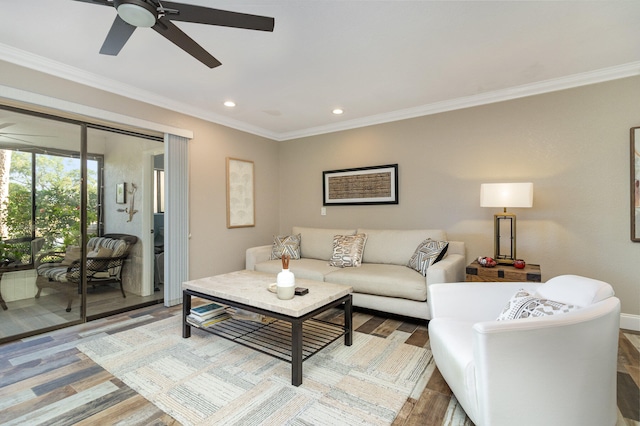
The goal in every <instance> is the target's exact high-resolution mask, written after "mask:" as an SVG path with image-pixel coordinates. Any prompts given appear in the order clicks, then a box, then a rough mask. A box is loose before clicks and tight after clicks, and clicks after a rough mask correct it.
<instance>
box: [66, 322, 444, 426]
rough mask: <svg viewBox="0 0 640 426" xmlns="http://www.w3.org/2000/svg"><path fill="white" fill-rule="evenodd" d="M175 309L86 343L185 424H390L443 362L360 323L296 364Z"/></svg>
mask: <svg viewBox="0 0 640 426" xmlns="http://www.w3.org/2000/svg"><path fill="white" fill-rule="evenodd" d="M181 336H182V325H181V317H180V316H176V317H171V318H167V319H165V320H162V321H158V322H154V323H152V324H147V325H143V326H140V327H137V328H134V329H131V330H127V331H123V332H120V333H117V334H113V335H109V336H105V337H101V338H98V339H95V340H91V341H88V342H84V343H81V344H79V345H78V349H80V350H81V351H82V352H84V353H85V354H86V355H87V356H89V357H90V358H91V359H92V360H94V361H95V362H96V363H97V364H99V365H100V366H102V367H103V368H105V369H106V370H107V371H109V372H110V373H111V374H113V375H114V376H115V377H117V378H118V379H120V380H122V381H123V382H124V383H126V384H127V385H128V386H130V387H131V388H132V389H134V390H135V391H136V392H138V393H140V394H141V395H142V396H144V397H145V398H147V399H148V400H149V401H151V402H152V403H153V404H155V405H156V406H158V407H159V408H160V409H162V410H163V411H164V412H166V413H167V414H169V415H171V416H172V417H174V418H175V419H177V420H178V421H180V422H181V423H182V424H183V425H212V424H215V425H283V424H288V425H328V424H332V425H333V424H340V425H362V424H367V425H388V424H391V423H392V422H393V420H394V418H395V417H396V416H397V414H398V412H399V411H400V409H401V408H402V406H403V404H404V403H405V402H406V400H407V397H409V396H413V397H415V398H417V397H418V396H419V394H420V392H421V391H422V389H424V387H425V384H426V382H427V381H428V379H429V376H430V375H431V373H432V372H433V370H434V362H433V358H432V356H431V352H430V351H429V350H428V349H424V348H419V347H415V346H411V345H407V344H405V343H403V342H404V341H405V340H406V339H407V337H408V334H407V333H403V332H399V331H396V332H394V334H392V335H391V336H388V337H387V338H381V337H377V336H372V335H368V334H362V333H357V332H356V333H354V338H353V345H352V346H344V340H343V339H342V338H341V339H338V340H337V341H335V342H333V343H332V344H330V345H329V346H327V347H326V348H324V349H323V350H321V351H320V352H319V353H317V354H315V355H314V356H312V357H311V358H309V359H308V360H306V361H305V362H304V363H303V367H302V369H303V383H302V385H301V386H299V387H295V386H292V385H291V365H290V364H289V363H287V362H284V361H281V360H278V359H276V358H273V357H271V356H269V355H265V354H263V353H261V352H258V351H256V350H253V349H250V348H247V347H244V346H241V345H239V344H237V343H234V342H231V341H228V340H226V339H223V338H221V337H218V336H215V335H212V334H210V333H207V332H204V331H202V330H196V329H193V331H192V335H191V337H190V338H188V339H183V338H182V337H181Z"/></svg>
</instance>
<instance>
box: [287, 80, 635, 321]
mask: <svg viewBox="0 0 640 426" xmlns="http://www.w3.org/2000/svg"><path fill="white" fill-rule="evenodd" d="M639 107H640V77H634V78H628V79H624V80H618V81H614V82H608V83H602V84H598V85H592V86H586V87H582V88H577V89H572V90H565V91H561V92H556V93H551V94H546V95H539V96H534V97H529V98H524V99H519V100H513V101H508V102H501V103H496V104H492V105H486V106H481V107H474V108H468V109H465V110H460V111H454V112H447V113H442V114H437V115H432V116H426V117H421V118H416V119H411V120H404V121H398V122H394V123H389V124H383V125H377V126H370V127H366V128H362V129H354V130H349V131H343V132H337V133H332V134H326V135H320V136H315V137H308V138H303V139H299V140H292V141H287V142H283V143H282V145H281V148H280V158H281V161H280V167H282V168H283V169H285V170H287V175H286V176H282V179H281V189H280V199H281V202H280V204H281V206H282V210H281V212H280V215H281V221H280V232H283V233H284V232H289V231H290V229H291V227H292V226H294V225H303V226H304V225H306V226H331V227H355V226H363V227H378V228H443V229H445V230H446V231H447V233H448V235H449V238H450V239H454V240H462V241H464V242H465V243H466V245H467V260H468V261H471V260H473V259H474V258H476V257H478V256H481V255H482V256H491V255H492V253H493V238H492V236H493V223H492V221H493V214H494V213H497V212H498V211H499V210H498V209H489V208H481V207H480V184H481V183H489V182H510V181H515V182H533V183H534V206H533V208H531V209H513V212H514V213H516V214H517V217H518V244H517V248H518V252H517V254H518V257H521V258H523V259H525V260H526V261H527V262H530V263H539V264H541V267H542V273H543V280H547V279H549V278H551V277H554V276H556V275H559V274H581V275H586V276H589V277H593V278H597V279H602V280H605V281H607V282H610V283H611V284H612V285H613V287H614V288H615V291H616V293H617V294H618V296H619V297H620V298H621V299H622V311H623V312H624V313H628V314H635V315H638V314H640V244H639V243H632V242H631V241H630V230H629V226H630V217H629V210H630V207H629V202H630V201H629V199H630V188H629V167H630V160H629V143H630V142H629V128H630V127H632V126H638V125H640V116H639V115H638V112H639V111H640V109H639ZM391 163H398V165H399V201H400V203H399V204H398V205H388V206H330V207H327V215H326V216H321V215H320V208H321V206H322V171H323V170H334V169H342V168H351V167H363V166H374V165H381V164H391Z"/></svg>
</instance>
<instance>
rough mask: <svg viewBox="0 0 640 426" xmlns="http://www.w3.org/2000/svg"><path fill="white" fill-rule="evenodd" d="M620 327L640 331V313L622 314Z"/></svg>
mask: <svg viewBox="0 0 640 426" xmlns="http://www.w3.org/2000/svg"><path fill="white" fill-rule="evenodd" d="M620 328H621V329H624V330H633V331H640V315H631V314H620Z"/></svg>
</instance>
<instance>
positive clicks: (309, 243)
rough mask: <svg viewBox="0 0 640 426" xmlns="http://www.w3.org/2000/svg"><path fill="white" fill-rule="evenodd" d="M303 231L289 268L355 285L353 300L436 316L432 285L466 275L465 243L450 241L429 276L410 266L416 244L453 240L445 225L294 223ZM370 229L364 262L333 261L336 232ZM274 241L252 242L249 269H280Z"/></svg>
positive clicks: (296, 230)
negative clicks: (430, 291)
mask: <svg viewBox="0 0 640 426" xmlns="http://www.w3.org/2000/svg"><path fill="white" fill-rule="evenodd" d="M298 234H299V235H300V236H301V238H300V255H301V257H300V259H292V260H291V263H290V266H289V269H290V270H291V271H292V272H293V273H294V275H295V276H296V277H299V278H306V279H313V280H317V281H325V282H331V283H337V284H346V285H350V286H352V287H353V291H354V294H353V304H354V306H360V307H363V308H368V309H374V310H377V311H382V312H388V313H392V314H398V315H403V316H409V317H414V318H420V319H430V310H429V306H428V303H427V286H428V285H431V284H434V283H447V282H459V281H464V270H465V247H464V243H463V242H459V241H449V244H448V248H447V252H446V255H445V257H444V258H443V259H442V260H440V261H438V262H437V263H434V264H433V265H431V266H430V267H429V268H428V269H427V274H426V277H425V276H423V275H422V274H421V273H420V272H418V271H416V270H414V269H412V268H410V267H408V266H407V263H408V261H409V259H410V258H411V256H412V255H413V254H414V252H415V251H416V248H417V247H418V246H419V245H420V243H422V242H423V241H424V240H426V239H427V238H431V239H433V240H437V241H447V236H446V233H445V232H444V231H443V230H439V229H420V230H390V229H324V228H306V227H294V228H293V229H292V232H291V235H298ZM354 234H366V235H367V239H366V243H365V246H364V253H363V257H362V264H361V265H360V266H358V267H345V268H340V267H335V266H330V265H329V259H330V258H331V257H332V254H333V239H334V236H336V235H354ZM271 250H272V245H265V246H259V247H251V248H249V249H247V252H246V269H248V270H255V271H259V272H267V273H272V274H277V273H278V272H280V271H281V270H282V263H281V261H280V260H279V259H275V260H270V258H271Z"/></svg>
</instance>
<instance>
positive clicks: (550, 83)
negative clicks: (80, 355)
mask: <svg viewBox="0 0 640 426" xmlns="http://www.w3.org/2000/svg"><path fill="white" fill-rule="evenodd" d="M637 75H640V61H637V62H630V63H628V64H623V65H618V66H614V67H609V68H602V69H599V70H595V71H589V72H584V73H579V74H574V75H570V76H566V77H561V78H556V79H551V80H545V81H541V82H536V83H531V84H525V85H522V86H516V87H510V88H507V89H502V90H496V91H493V92H486V93H480V94H477V95H472V96H466V97H462V98H457V99H451V100H446V101H442V102H434V103H432V104H427V105H421V106H418V107H414V108H406V109H402V110H397V111H392V112H389V113H384V114H378V115H372V116H368V117H363V118H358V119H354V120H348V121H343V122H340V123H335V124H331V125H327V126H318V127H313V128H308V129H301V130H297V131H294V132H287V133H281V134H280V135H279V139H278V140H280V141H284V140H291V139H299V138H304V137H309V136H316V135H321V134H325V133H332V132H338V131H344V130H350V129H356V128H359V127H367V126H372V125H376V124H384V123H390V122H393V121H400V120H406V119H410V118H416V117H423V116H426V115H432V114H439V113H441V112H447V111H454V110H458V109H464V108H470V107H475V106H480V105H488V104H492V103H496V102H502V101H508V100H512V99H518V98H524V97H528V96H534V95H541V94H544V93H550V92H557V91H560V90H566V89H572V88H575V87H580V86H586V85H589V84H596V83H603V82H605V81H611V80H618V79H621V78H626V77H633V76H637Z"/></svg>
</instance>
